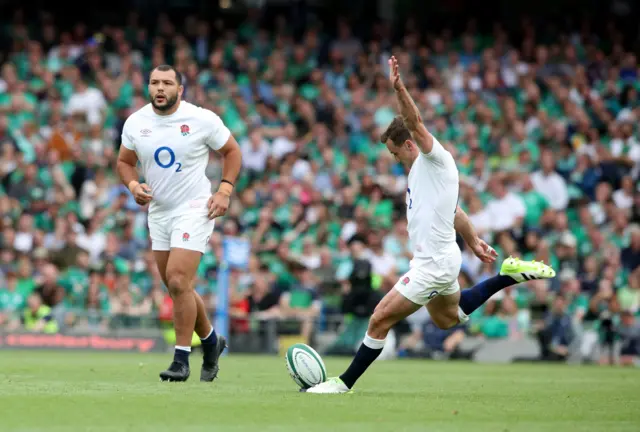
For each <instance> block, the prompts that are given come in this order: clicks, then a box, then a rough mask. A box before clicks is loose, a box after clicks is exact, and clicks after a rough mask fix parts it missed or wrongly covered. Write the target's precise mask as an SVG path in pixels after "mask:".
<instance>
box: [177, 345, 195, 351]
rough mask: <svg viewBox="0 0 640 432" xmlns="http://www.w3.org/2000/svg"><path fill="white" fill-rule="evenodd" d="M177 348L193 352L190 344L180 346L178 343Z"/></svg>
mask: <svg viewBox="0 0 640 432" xmlns="http://www.w3.org/2000/svg"><path fill="white" fill-rule="evenodd" d="M176 349H177V350H180V351H186V352H191V347H188V346H179V345H176Z"/></svg>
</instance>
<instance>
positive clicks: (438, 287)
mask: <svg viewBox="0 0 640 432" xmlns="http://www.w3.org/2000/svg"><path fill="white" fill-rule="evenodd" d="M389 68H390V80H391V84H392V85H393V88H394V90H395V92H396V96H397V99H398V103H399V105H400V113H401V116H400V117H396V118H395V119H394V120H393V122H392V123H391V125H390V126H389V127H388V129H387V131H386V132H385V133H384V134H383V135H382V138H381V141H382V142H384V143H385V144H386V146H387V148H388V150H389V151H390V152H391V154H393V156H394V157H395V159H396V160H397V161H398V162H400V163H402V164H403V165H404V166H405V168H406V169H407V170H409V177H408V188H407V197H406V204H407V220H408V232H409V238H410V239H411V241H412V243H413V244H414V256H413V260H412V261H411V266H410V270H409V272H407V274H405V275H404V276H402V277H401V278H400V280H399V281H398V283H397V284H396V285H395V287H394V288H393V289H392V290H391V291H389V293H387V295H385V297H384V298H383V299H382V300H381V301H380V303H379V304H378V306H377V307H376V309H375V311H374V313H373V315H372V316H371V319H370V321H369V327H368V329H367V334H366V335H365V337H364V341H363V343H362V345H361V346H360V348H359V349H358V352H357V353H356V356H355V358H354V359H353V361H352V362H351V365H350V366H349V368H347V370H346V371H345V372H344V373H343V374H342V375H340V376H339V377H335V378H330V379H329V380H327V381H325V382H324V383H321V384H318V385H316V386H314V387H311V388H310V389H308V390H306V392H307V393H347V392H350V391H351V388H352V387H353V386H354V384H355V382H356V381H357V380H358V378H359V377H360V376H361V375H362V374H363V373H364V372H365V371H366V369H367V368H368V367H369V366H370V365H371V363H373V361H374V360H375V359H376V358H377V357H378V356H379V355H380V352H381V351H382V348H383V347H384V343H385V338H386V336H387V333H388V332H389V330H390V329H391V327H393V325H395V324H396V323H397V322H399V321H400V320H402V319H404V318H406V317H407V316H409V315H411V314H413V313H414V312H415V311H417V310H418V309H419V308H421V307H422V306H426V307H427V309H428V311H429V315H430V316H431V319H432V320H433V321H434V323H435V324H436V325H437V326H438V327H440V328H442V329H447V328H451V327H453V326H455V325H457V324H459V323H464V322H466V321H468V319H469V318H468V315H469V314H471V313H472V312H473V311H474V310H476V309H477V308H478V307H480V306H481V305H482V304H483V303H484V302H486V301H487V300H488V299H489V298H490V297H491V296H493V295H494V294H495V293H496V292H498V291H500V290H501V289H504V288H506V287H508V286H510V285H514V284H516V283H519V282H523V281H525V280H530V279H546V278H552V277H554V276H555V271H554V270H553V269H552V268H551V267H549V266H547V265H545V264H543V263H541V262H535V261H531V262H524V261H521V260H519V259H518V258H513V257H509V258H507V259H506V260H505V261H504V262H503V263H502V267H501V269H500V274H499V275H496V276H494V277H492V278H489V279H487V280H486V281H483V282H481V283H479V284H478V285H476V286H474V287H472V288H470V289H467V290H464V291H463V292H462V293H461V292H460V286H459V284H458V274H459V272H460V265H461V262H462V257H461V252H460V248H459V247H458V245H457V243H456V231H457V232H458V233H459V234H460V235H461V236H462V237H463V239H464V241H465V243H466V244H467V245H468V246H469V247H470V248H471V249H472V250H473V252H474V253H475V255H476V256H477V257H478V258H480V259H481V260H482V261H483V262H493V261H495V259H496V257H497V254H496V252H495V251H494V250H493V248H491V247H490V246H489V245H487V244H486V243H485V242H484V241H482V240H481V239H480V238H479V237H478V236H477V234H476V233H475V230H474V228H473V226H472V225H471V223H470V221H469V218H468V217H467V215H466V214H465V213H464V211H463V210H462V209H460V207H459V206H458V169H457V167H456V164H455V161H454V159H453V156H452V155H451V153H449V152H448V151H447V150H445V148H444V147H443V146H442V145H441V144H440V143H439V142H438V140H437V139H436V138H435V137H433V136H432V135H431V134H430V133H429V131H427V129H426V127H425V126H424V124H423V123H422V119H421V117H420V113H419V111H418V108H417V107H416V105H415V103H414V102H413V100H412V99H411V96H410V95H409V92H408V91H407V89H406V88H405V86H404V84H403V83H402V80H401V79H400V74H399V72H398V62H397V60H396V59H395V57H391V59H390V60H389Z"/></svg>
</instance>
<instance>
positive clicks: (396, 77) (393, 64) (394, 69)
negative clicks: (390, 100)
mask: <svg viewBox="0 0 640 432" xmlns="http://www.w3.org/2000/svg"><path fill="white" fill-rule="evenodd" d="M389 80H390V81H391V85H393V89H394V90H400V89H402V87H403V86H404V84H403V83H402V78H400V70H399V68H398V59H397V58H396V57H395V56H391V58H390V59H389Z"/></svg>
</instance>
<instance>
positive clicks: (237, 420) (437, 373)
mask: <svg viewBox="0 0 640 432" xmlns="http://www.w3.org/2000/svg"><path fill="white" fill-rule="evenodd" d="M170 359H171V355H170V354H166V355H156V354H144V355H138V354H112V353H78V352H51V351H0V430H1V431H3V432H9V431H12V432H13V431H24V432H26V431H30V432H36V431H37V432H40V431H42V432H44V431H47V432H71V431H83V432H89V431H100V432H106V431H114V432H116V431H118V432H124V431H132V432H133V431H135V432H145V431H149V432H151V431H153V432H160V431H171V432H194V431H207V432H211V431H225V432H226V431H229V432H233V431H278V432H281V431H300V430H303V431H305V432H308V431H309V432H311V431H319V432H320V431H322V432H326V431H331V432H335V431H350V432H352V431H393V432H400V431H421V432H422V431H430V432H431V431H445V432H450V431H464V432H478V431H491V432H496V431H497V432H505V431H510V432H512V431H545V432H547V431H555V430H557V431H598V432H602V431H611V432H618V431H638V430H640V429H639V428H640V409H639V408H640V370H638V369H621V368H617V367H613V368H612V367H595V366H588V367H587V366H583V367H577V366H566V365H525V364H517V365H483V364H474V363H464V362H462V363H458V362H430V361H417V360H397V361H388V362H387V361H379V362H376V363H375V364H374V365H373V366H372V368H371V369H370V370H369V372H368V373H367V374H365V376H364V377H363V378H362V379H361V381H360V382H359V383H358V385H357V387H356V393H355V394H352V395H311V394H304V393H298V392H297V387H296V385H295V384H294V382H293V380H292V379H291V378H290V377H289V376H288V374H287V371H286V367H285V364H284V359H281V358H279V357H262V356H256V357H247V356H236V355H231V356H228V357H224V358H222V359H221V371H220V378H219V379H218V380H216V382H215V383H213V384H205V383H200V382H198V378H199V375H200V370H199V366H200V361H201V358H200V356H199V355H198V354H194V355H192V375H191V379H190V381H189V382H187V383H161V382H159V380H158V373H159V372H160V371H161V370H163V369H164V368H165V367H166V366H167V365H168V363H169V361H170ZM325 362H326V364H327V368H328V372H329V375H330V376H333V375H336V374H338V373H340V372H341V371H342V370H343V368H344V367H345V366H346V365H347V362H348V359H331V358H328V359H325Z"/></svg>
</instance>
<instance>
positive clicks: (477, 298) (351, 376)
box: [307, 257, 555, 394]
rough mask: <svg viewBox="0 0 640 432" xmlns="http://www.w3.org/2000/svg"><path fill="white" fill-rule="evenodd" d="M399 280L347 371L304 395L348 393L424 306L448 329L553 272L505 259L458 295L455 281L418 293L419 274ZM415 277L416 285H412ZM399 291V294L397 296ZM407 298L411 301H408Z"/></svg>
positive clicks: (531, 263)
mask: <svg viewBox="0 0 640 432" xmlns="http://www.w3.org/2000/svg"><path fill="white" fill-rule="evenodd" d="M408 275H409V276H405V277H403V278H401V280H400V282H398V284H396V287H394V288H393V289H392V290H391V291H390V292H389V293H388V294H387V295H386V296H385V297H384V298H383V299H382V301H381V302H380V304H379V305H378V306H377V307H376V310H375V311H374V313H373V315H372V316H371V319H370V321H369V328H368V329H367V334H366V336H365V338H364V341H363V343H362V345H361V346H360V348H359V349H358V352H357V353H356V356H355V358H354V359H353V361H352V362H351V365H350V366H349V368H348V369H347V370H346V371H345V372H344V373H343V374H342V375H340V376H339V377H335V378H330V379H329V380H327V381H325V382H324V383H321V384H318V385H316V386H314V387H312V388H310V389H308V390H307V393H319V394H331V393H348V392H349V391H351V388H352V387H353V385H354V384H355V382H356V381H357V380H358V378H360V376H362V374H364V372H365V371H366V370H367V368H368V367H369V366H370V365H371V364H372V363H373V362H374V361H375V359H376V358H377V357H378V356H379V355H380V353H381V352H382V348H383V347H384V342H385V338H386V336H387V333H388V332H389V330H390V329H391V327H393V325H395V324H396V323H397V322H399V321H401V320H402V319H404V318H406V317H407V316H409V315H411V314H413V313H414V312H415V311H417V310H418V309H419V308H420V307H421V305H420V303H422V304H425V305H426V307H427V309H428V310H429V314H430V315H431V318H432V319H433V321H434V323H435V324H436V325H437V326H438V327H440V328H442V329H447V328H451V327H453V326H455V325H457V324H459V323H464V322H466V321H468V319H469V317H468V315H469V314H471V313H472V312H473V311H475V310H476V309H477V308H478V307H480V306H481V305H482V304H483V303H485V302H486V301H487V300H489V298H491V297H492V296H493V295H494V294H495V293H497V292H498V291H500V290H502V289H504V288H507V287H509V286H511V285H515V284H517V283H520V282H524V281H526V280H534V279H549V278H552V277H554V276H555V271H554V270H553V269H552V268H551V267H549V266H547V265H545V264H543V263H541V262H536V261H521V260H520V259H518V258H513V257H509V258H507V259H506V260H505V261H504V262H503V263H502V266H501V269H500V273H499V274H498V275H496V276H494V277H492V278H489V279H487V280H485V281H483V282H481V283H479V284H477V285H475V286H473V287H472V288H470V289H467V290H464V291H462V292H460V289H459V286H458V283H457V280H455V281H453V282H452V283H451V285H450V286H449V287H444V286H442V287H441V288H442V289H440V290H437V289H432V288H425V287H426V286H427V285H423V287H422V288H421V289H420V290H418V289H417V288H416V285H417V284H416V282H419V281H420V277H419V276H420V273H419V272H415V271H414V272H412V271H410V272H409V273H408ZM415 276H418V277H417V278H416V279H417V281H413V280H412V279H414V277H415ZM401 291H402V292H401ZM408 297H411V298H412V300H413V301H412V300H409V298H408Z"/></svg>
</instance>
